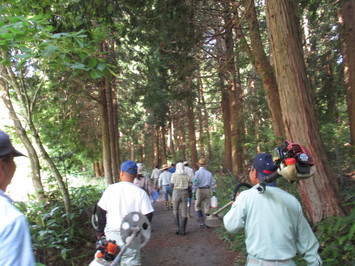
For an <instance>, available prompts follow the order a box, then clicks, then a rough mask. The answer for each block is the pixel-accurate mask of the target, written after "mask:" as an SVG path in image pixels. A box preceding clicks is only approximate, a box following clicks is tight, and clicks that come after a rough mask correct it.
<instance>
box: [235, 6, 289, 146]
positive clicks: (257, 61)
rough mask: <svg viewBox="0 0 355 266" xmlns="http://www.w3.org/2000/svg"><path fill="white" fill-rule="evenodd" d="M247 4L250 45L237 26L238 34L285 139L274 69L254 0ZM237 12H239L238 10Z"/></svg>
mask: <svg viewBox="0 0 355 266" xmlns="http://www.w3.org/2000/svg"><path fill="white" fill-rule="evenodd" d="M247 4H248V5H246V4H245V2H244V5H245V9H246V11H245V12H247V13H246V20H247V22H248V26H249V37H250V46H249V45H248V43H247V41H246V39H245V36H244V33H243V31H242V30H241V28H240V27H238V28H237V34H238V36H239V37H240V40H241V42H240V44H241V45H242V47H243V50H244V51H245V52H246V53H247V55H248V57H249V59H250V61H251V63H252V64H253V66H254V67H255V70H256V72H257V73H258V75H259V76H260V78H261V80H262V84H263V88H264V89H265V92H266V100H267V103H268V107H269V110H270V115H271V121H272V127H273V131H274V134H275V136H276V138H277V139H278V140H281V139H282V140H283V138H284V136H285V130H284V127H283V123H282V113H281V112H282V111H281V105H280V97H279V92H278V86H277V82H276V77H275V73H274V69H273V67H272V66H271V64H270V61H269V59H268V57H267V56H266V54H265V51H264V47H263V44H262V40H261V34H260V29H259V23H258V19H257V15H256V11H255V3H254V0H251V1H247ZM236 14H238V12H237V11H236ZM238 23H239V21H238Z"/></svg>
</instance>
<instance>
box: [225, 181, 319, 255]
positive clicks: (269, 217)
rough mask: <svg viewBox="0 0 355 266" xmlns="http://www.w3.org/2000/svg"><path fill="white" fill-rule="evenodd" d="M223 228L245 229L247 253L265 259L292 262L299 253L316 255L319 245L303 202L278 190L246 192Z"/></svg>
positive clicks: (233, 206) (227, 217) (235, 230)
mask: <svg viewBox="0 0 355 266" xmlns="http://www.w3.org/2000/svg"><path fill="white" fill-rule="evenodd" d="M224 225H225V227H226V229H227V230H228V231H229V232H237V231H238V230H239V229H241V228H245V235H246V241H245V242H246V246H247V251H248V254H250V255H252V256H255V257H258V258H263V259H264V260H275V259H278V260H281V259H285V260H286V259H291V258H293V257H294V256H295V255H296V253H297V251H299V253H301V254H303V253H304V252H306V251H308V252H309V251H310V250H312V254H317V249H318V242H317V240H316V238H315V237H314V235H313V233H312V230H311V228H310V226H309V224H308V222H307V221H306V219H305V218H304V216H303V213H302V208H301V205H300V203H299V202H298V200H297V199H296V198H295V197H294V196H292V195H291V194H289V193H287V192H285V191H283V190H281V189H279V188H276V187H267V189H266V191H265V193H259V191H258V190H257V189H253V188H252V189H249V190H247V191H243V192H242V193H241V194H240V195H239V196H238V197H237V200H236V202H235V203H234V204H233V205H232V208H231V210H230V212H228V213H227V214H226V215H225V216H224Z"/></svg>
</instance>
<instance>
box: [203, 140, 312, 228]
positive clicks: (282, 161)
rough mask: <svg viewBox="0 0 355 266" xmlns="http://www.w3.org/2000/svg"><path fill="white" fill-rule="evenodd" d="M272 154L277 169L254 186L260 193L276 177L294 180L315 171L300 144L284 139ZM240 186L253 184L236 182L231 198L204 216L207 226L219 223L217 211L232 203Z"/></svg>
mask: <svg viewBox="0 0 355 266" xmlns="http://www.w3.org/2000/svg"><path fill="white" fill-rule="evenodd" d="M272 156H273V160H274V162H275V165H276V166H277V167H278V169H277V170H276V171H275V172H274V173H272V174H270V175H268V176H265V177H264V179H263V180H262V181H260V183H259V184H257V185H255V186H254V188H256V189H257V190H258V191H259V192H260V193H264V192H265V189H266V185H267V184H269V183H271V182H273V181H275V180H276V179H277V178H280V177H284V178H285V179H286V180H288V181H289V182H296V181H299V180H303V179H306V178H309V177H312V176H313V175H314V173H315V163H314V161H313V158H312V157H311V154H310V152H309V150H308V149H307V148H305V147H303V146H302V145H300V144H297V143H292V142H290V141H287V140H286V141H285V143H284V145H282V146H279V147H277V148H275V149H274V150H273V152H272ZM242 187H247V188H248V189H249V188H252V187H253V186H252V185H250V184H248V183H240V184H237V185H236V187H235V188H234V191H233V192H234V193H233V198H232V200H231V201H230V202H228V203H227V204H226V205H224V206H223V207H221V208H220V209H218V210H217V211H215V212H214V213H212V215H210V216H209V217H207V218H206V223H208V225H209V226H218V225H219V224H220V223H221V221H222V218H221V217H219V216H218V213H220V212H221V211H223V210H225V209H226V208H228V207H229V206H231V205H232V204H233V203H234V200H235V196H236V194H237V192H238V190H239V189H240V188H242Z"/></svg>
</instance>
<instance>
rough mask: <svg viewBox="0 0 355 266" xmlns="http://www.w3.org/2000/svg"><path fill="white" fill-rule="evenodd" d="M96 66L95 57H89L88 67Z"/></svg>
mask: <svg viewBox="0 0 355 266" xmlns="http://www.w3.org/2000/svg"><path fill="white" fill-rule="evenodd" d="M96 65H97V60H96V58H95V57H91V58H90V60H89V66H90V67H95V66H96Z"/></svg>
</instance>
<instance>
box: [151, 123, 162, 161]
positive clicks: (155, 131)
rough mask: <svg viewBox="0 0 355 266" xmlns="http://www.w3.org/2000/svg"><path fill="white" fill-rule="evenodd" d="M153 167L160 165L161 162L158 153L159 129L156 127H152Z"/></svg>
mask: <svg viewBox="0 0 355 266" xmlns="http://www.w3.org/2000/svg"><path fill="white" fill-rule="evenodd" d="M153 127H154V132H153V134H154V147H153V150H154V166H155V165H160V164H161V163H163V162H161V161H160V153H159V127H158V126H157V125H154V126H153Z"/></svg>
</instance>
